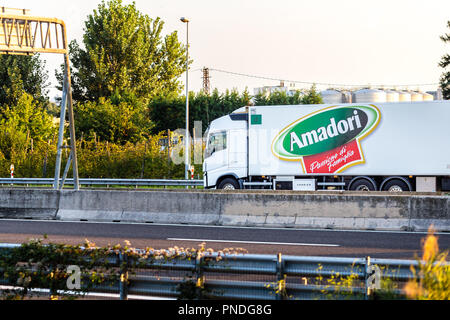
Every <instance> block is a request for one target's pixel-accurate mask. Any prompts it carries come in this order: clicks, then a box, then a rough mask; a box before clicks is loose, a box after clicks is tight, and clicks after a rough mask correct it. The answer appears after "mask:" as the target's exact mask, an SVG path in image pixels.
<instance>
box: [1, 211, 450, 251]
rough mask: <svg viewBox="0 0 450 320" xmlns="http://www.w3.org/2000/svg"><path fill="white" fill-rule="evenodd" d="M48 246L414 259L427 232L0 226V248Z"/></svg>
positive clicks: (448, 245)
mask: <svg viewBox="0 0 450 320" xmlns="http://www.w3.org/2000/svg"><path fill="white" fill-rule="evenodd" d="M44 235H47V239H45V240H44V242H57V243H66V244H83V243H84V241H85V239H88V240H89V241H91V242H94V243H95V244H96V245H98V246H105V245H108V244H110V245H115V244H124V243H125V240H128V241H129V242H131V245H132V246H133V247H136V248H146V247H151V248H154V249H161V248H169V247H172V246H175V245H176V246H178V247H185V248H186V247H189V248H190V247H198V245H199V244H200V243H202V242H206V247H207V248H212V249H214V250H219V249H223V248H231V247H232V248H244V249H246V250H247V251H248V252H249V253H261V254H276V253H278V252H281V253H282V254H284V255H299V256H329V257H365V256H370V257H373V258H388V259H415V258H417V257H420V256H421V254H422V249H421V245H422V241H423V239H424V238H425V237H426V233H423V232H406V231H399V232H384V231H346V230H317V229H288V228H250V227H223V226H198V225H197V226H193V225H167V224H164V225H163V224H139V223H114V222H111V223H100V222H62V221H36V220H6V219H3V220H0V243H23V242H27V241H29V240H30V239H32V238H43V237H44ZM436 235H437V237H438V242H439V248H440V249H441V250H449V249H450V234H449V233H436Z"/></svg>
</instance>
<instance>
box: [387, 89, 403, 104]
mask: <svg viewBox="0 0 450 320" xmlns="http://www.w3.org/2000/svg"><path fill="white" fill-rule="evenodd" d="M385 92H386V102H399V101H400V94H399V93H398V92H397V91H395V90H386V91H385Z"/></svg>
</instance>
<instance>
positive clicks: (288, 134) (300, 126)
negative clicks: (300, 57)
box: [272, 106, 380, 160]
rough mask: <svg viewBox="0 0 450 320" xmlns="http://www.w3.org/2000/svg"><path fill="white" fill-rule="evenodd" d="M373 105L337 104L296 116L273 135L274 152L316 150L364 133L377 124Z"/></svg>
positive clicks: (290, 155)
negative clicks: (275, 135) (295, 118)
mask: <svg viewBox="0 0 450 320" xmlns="http://www.w3.org/2000/svg"><path fill="white" fill-rule="evenodd" d="M379 119H380V112H379V110H378V109H377V108H376V107H375V106H336V107H331V108H326V109H323V110H319V111H318V112H315V113H313V114H310V115H308V116H306V117H303V118H301V119H298V120H297V121H295V122H294V123H292V124H291V125H289V126H288V127H287V128H285V129H284V130H283V131H281V132H280V133H279V134H278V136H277V137H276V138H275V139H274V142H273V144H272V151H273V153H274V154H275V155H276V156H277V157H279V158H282V159H285V160H295V159H299V158H301V157H304V156H310V155H315V154H319V153H322V152H325V151H329V150H332V149H334V148H337V147H339V146H342V145H344V144H346V143H348V142H350V141H352V140H354V139H358V138H362V137H364V136H365V135H366V134H367V133H368V132H370V131H371V130H372V129H373V128H374V127H376V125H377V124H378V122H379Z"/></svg>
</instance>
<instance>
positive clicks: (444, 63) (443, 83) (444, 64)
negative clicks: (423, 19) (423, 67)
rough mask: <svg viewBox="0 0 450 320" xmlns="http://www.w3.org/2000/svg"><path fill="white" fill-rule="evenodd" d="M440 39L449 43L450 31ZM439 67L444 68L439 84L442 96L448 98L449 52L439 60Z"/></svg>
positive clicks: (449, 87)
mask: <svg viewBox="0 0 450 320" xmlns="http://www.w3.org/2000/svg"><path fill="white" fill-rule="evenodd" d="M447 27H448V28H449V29H450V21H447ZM440 38H441V40H442V41H444V42H445V43H450V33H446V34H444V35H442V36H441V37H440ZM439 67H441V68H443V69H444V72H443V73H442V75H441V78H440V81H439V84H440V87H441V89H442V95H443V98H444V99H446V100H449V99H450V71H446V69H447V68H448V67H450V54H448V53H447V54H445V55H444V56H443V57H442V58H441V61H440V62H439Z"/></svg>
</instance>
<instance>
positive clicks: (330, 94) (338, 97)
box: [320, 89, 343, 103]
mask: <svg viewBox="0 0 450 320" xmlns="http://www.w3.org/2000/svg"><path fill="white" fill-rule="evenodd" d="M320 95H321V96H322V100H323V103H342V102H343V100H342V92H340V91H337V90H333V89H328V90H323V91H321V92H320Z"/></svg>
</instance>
